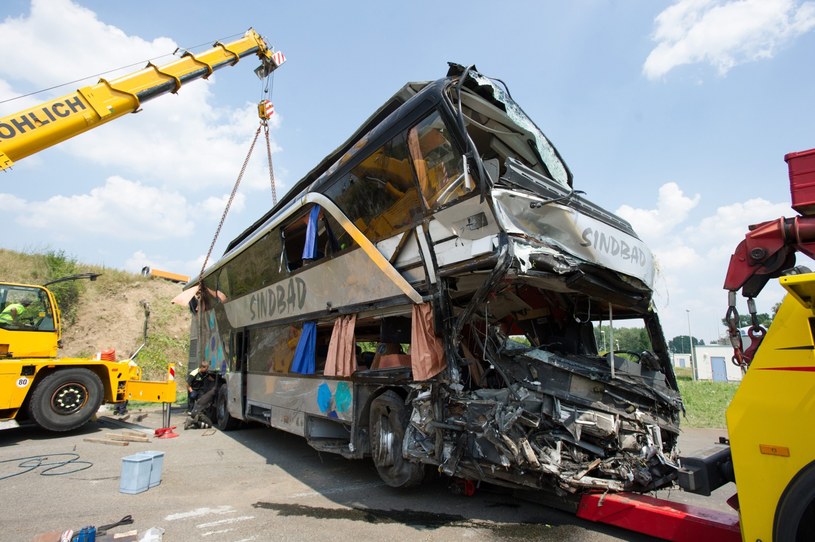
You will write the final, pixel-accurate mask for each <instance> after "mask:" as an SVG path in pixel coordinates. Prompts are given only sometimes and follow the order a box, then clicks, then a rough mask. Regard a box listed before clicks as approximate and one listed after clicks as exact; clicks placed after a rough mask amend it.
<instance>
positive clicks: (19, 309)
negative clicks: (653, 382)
mask: <svg viewBox="0 0 815 542" xmlns="http://www.w3.org/2000/svg"><path fill="white" fill-rule="evenodd" d="M24 310H25V307H24V306H23V305H22V304H21V303H12V304H11V305H6V308H5V309H3V312H0V322H3V323H4V324H12V323H14V319H15V316H14V315H12V314H11V311H14V312H15V313H16V317H17V318H19V317H20V315H21V314H23V311H24Z"/></svg>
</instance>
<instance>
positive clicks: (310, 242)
mask: <svg viewBox="0 0 815 542" xmlns="http://www.w3.org/2000/svg"><path fill="white" fill-rule="evenodd" d="M319 218H320V206H319V205H315V206H314V207H312V208H311V212H310V213H309V214H308V225H307V226H306V244H305V246H304V247H303V259H304V260H313V259H315V258H316V257H317V225H318V224H317V220H318V219H319Z"/></svg>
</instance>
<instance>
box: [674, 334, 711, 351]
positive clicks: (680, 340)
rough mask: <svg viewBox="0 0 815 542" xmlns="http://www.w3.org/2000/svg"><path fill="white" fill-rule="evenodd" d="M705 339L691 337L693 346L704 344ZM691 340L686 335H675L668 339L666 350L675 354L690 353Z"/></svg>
mask: <svg viewBox="0 0 815 542" xmlns="http://www.w3.org/2000/svg"><path fill="white" fill-rule="evenodd" d="M704 345H705V341H702V340H699V339H697V338H696V337H693V346H704ZM690 349H691V341H690V340H689V339H688V336H687V335H677V336H676V337H674V338H673V339H671V340H670V341H668V350H670V351H671V352H674V353H676V354H690Z"/></svg>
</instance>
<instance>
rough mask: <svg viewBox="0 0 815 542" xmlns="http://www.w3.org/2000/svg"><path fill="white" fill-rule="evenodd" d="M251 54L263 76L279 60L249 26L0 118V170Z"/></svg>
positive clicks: (258, 72)
mask: <svg viewBox="0 0 815 542" xmlns="http://www.w3.org/2000/svg"><path fill="white" fill-rule="evenodd" d="M250 55H257V56H258V58H260V61H261V65H260V66H259V67H258V68H257V69H256V70H255V73H257V74H258V76H259V77H265V76H267V75H269V74H270V73H271V72H272V71H274V70H275V69H277V67H278V66H280V64H282V63H283V62H284V61H285V56H283V54H282V53H281V52H280V51H277V52H275V51H273V50H272V48H271V47H270V46H269V45H268V44H267V43H266V41H265V40H264V39H263V37H261V36H260V35H259V34H258V33H257V32H255V31H254V30H253V29H251V28H250V29H249V30H248V31H247V32H246V33H245V34H244V35H243V37H241V38H240V39H237V40H234V41H230V42H227V43H220V42H216V43H215V44H214V45H213V47H212V48H210V49H208V50H206V51H203V52H201V53H196V54H194V53H191V52H184V53H183V54H182V56H181V58H179V59H178V60H176V61H174V62H171V63H169V64H165V65H162V66H156V65H155V64H153V63H148V64H147V66H146V67H144V68H143V69H141V70H138V71H136V72H133V73H130V74H127V75H124V76H122V77H118V78H116V79H112V80H110V81H107V80H105V79H100V80H99V82H98V83H96V84H95V85H91V86H86V87H82V88H79V89H77V90H76V91H74V92H72V93H70V94H66V95H65V96H61V97H59V98H56V99H53V100H50V101H47V102H44V103H41V104H39V105H36V106H34V107H30V108H28V109H24V110H22V111H18V112H16V113H12V114H11V115H8V116H5V117H2V118H0V170H5V169H7V168H9V167H11V166H12V165H13V164H14V163H15V162H17V161H19V160H21V159H23V158H25V157H26V156H30V155H32V154H34V153H37V152H39V151H41V150H43V149H46V148H48V147H51V146H52V145H56V144H57V143H61V142H62V141H65V140H67V139H70V138H72V137H74V136H76V135H78V134H81V133H82V132H86V131H88V130H91V129H93V128H96V127H97V126H101V125H103V124H105V123H107V122H110V121H112V120H114V119H117V118H119V117H121V116H123V115H126V114H127V113H133V112H136V111H138V110H139V107H141V104H142V103H144V102H146V101H148V100H151V99H153V98H156V97H158V96H162V95H164V94H168V93H175V92H178V90H179V89H180V88H181V87H182V86H183V85H184V84H186V83H188V82H190V81H194V80H196V79H201V78H204V79H206V78H207V77H209V76H210V75H211V74H212V73H213V72H214V71H215V70H218V69H220V68H223V67H225V66H234V65H235V64H237V63H238V61H239V60H240V59H241V58H244V57H246V56H250Z"/></svg>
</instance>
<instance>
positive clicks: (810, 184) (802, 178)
mask: <svg viewBox="0 0 815 542" xmlns="http://www.w3.org/2000/svg"><path fill="white" fill-rule="evenodd" d="M784 160H786V162H787V166H788V167H789V170H790V194H791V195H792V208H793V209H795V210H796V211H798V212H799V213H801V214H802V215H813V214H815V149H810V150H808V151H801V152H791V153H789V154H787V155H786V156H784Z"/></svg>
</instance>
